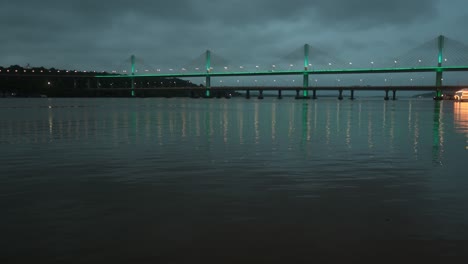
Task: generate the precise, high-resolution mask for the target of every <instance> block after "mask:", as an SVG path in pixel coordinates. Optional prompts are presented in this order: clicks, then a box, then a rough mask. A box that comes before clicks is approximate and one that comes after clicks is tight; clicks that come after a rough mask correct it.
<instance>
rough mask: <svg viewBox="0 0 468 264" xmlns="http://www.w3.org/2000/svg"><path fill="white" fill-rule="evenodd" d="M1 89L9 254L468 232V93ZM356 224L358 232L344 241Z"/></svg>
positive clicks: (281, 244) (147, 251) (271, 246)
mask: <svg viewBox="0 0 468 264" xmlns="http://www.w3.org/2000/svg"><path fill="white" fill-rule="evenodd" d="M1 103H2V104H1V106H0V114H1V115H0V116H1V117H0V147H1V149H2V152H1V153H0V158H1V160H2V167H0V175H1V176H0V179H1V180H2V184H1V186H0V195H1V199H0V205H1V208H2V209H3V212H4V213H5V214H4V215H5V217H3V218H1V219H0V225H1V226H7V227H8V228H7V229H8V230H6V231H5V232H4V233H5V236H6V237H8V238H9V239H8V240H9V241H11V242H10V243H9V244H8V245H2V246H3V247H4V248H5V247H7V248H9V250H8V252H11V253H10V255H8V256H9V257H10V258H14V257H15V256H17V255H24V256H31V258H33V257H39V256H58V258H61V259H60V260H63V261H65V262H68V263H70V262H74V261H73V258H74V257H77V256H87V257H88V258H89V259H95V258H97V257H102V258H107V259H109V258H110V259H111V260H112V259H115V254H114V255H112V253H113V252H120V251H122V250H123V251H125V252H128V255H125V256H124V257H123V259H124V260H135V258H134V256H135V255H139V256H143V257H147V258H149V259H152V260H154V259H156V260H158V258H156V257H154V256H155V255H154V254H156V255H158V256H160V257H161V259H163V260H171V258H175V260H179V261H182V260H180V259H177V257H175V256H174V254H172V253H171V252H174V251H178V250H183V251H184V252H186V253H187V255H188V256H192V257H193V256H194V254H195V257H196V255H197V254H201V255H200V256H202V255H203V256H205V255H204V253H203V252H205V251H204V250H206V249H207V248H214V249H218V250H219V251H220V252H224V253H225V254H226V255H229V254H233V253H232V252H231V251H229V250H227V251H226V249H221V248H219V247H220V244H224V245H226V246H227V248H232V250H233V252H234V251H235V252H237V253H236V254H240V255H242V254H244V253H245V250H247V248H252V247H254V248H255V247H258V246H259V245H264V248H263V249H265V250H267V249H268V251H269V252H271V251H273V252H275V251H279V250H283V251H287V252H290V253H291V252H295V250H297V248H301V247H306V248H308V245H317V243H319V242H320V243H322V242H323V241H325V242H324V247H325V248H326V249H331V248H335V246H336V244H341V243H345V244H346V247H343V249H342V250H343V251H346V250H348V249H349V250H350V252H351V251H352V252H361V253H362V252H364V249H365V247H370V246H372V245H373V244H374V243H375V242H376V241H395V240H398V241H399V240H407V239H424V240H428V241H431V240H434V239H448V240H450V239H465V238H466V237H467V236H468V231H467V230H468V226H467V223H468V215H467V213H466V210H464V208H465V205H466V202H468V197H467V195H466V191H465V190H466V188H467V187H468V180H467V179H466V177H464V175H465V174H466V173H465V172H464V170H463V166H462V164H464V162H466V160H467V157H468V153H467V151H466V146H467V145H468V144H467V138H468V125H467V124H468V112H467V109H468V103H466V104H463V103H454V102H450V101H443V102H432V101H420V100H399V101H395V102H393V101H387V102H385V101H382V100H356V101H337V100H330V99H320V100H316V101H312V100H310V101H295V100H292V99H283V100H276V99H266V100H263V101H258V100H245V99H236V98H233V99H231V100H224V99H220V100H216V99H215V100H194V99H135V98H132V99H28V100H27V99H12V100H10V99H5V100H2V102H1ZM121 230H128V232H122V231H121ZM51 234H54V235H51ZM96 234H100V236H99V237H97V236H96ZM273 234H274V235H273ZM355 239H357V240H360V241H361V243H357V244H359V245H361V246H357V244H356V245H354V244H355V243H350V244H348V243H346V242H343V241H347V240H355ZM39 241H42V242H41V243H39ZM64 241H68V242H69V243H64ZM73 241H75V242H73ZM76 241H80V242H79V243H78V242H76ZM215 241H217V242H215ZM242 241H243V242H242ZM245 241H250V242H245ZM286 241H288V242H287V243H286ZM365 241H369V242H368V243H366V242H365ZM129 242H131V243H129ZM77 243H78V244H77ZM327 243H328V244H327ZM84 244H86V245H87V246H83V245H84ZM383 244H384V245H383V246H384V247H385V246H396V245H394V244H392V243H390V242H388V243H387V244H386V243H383ZM41 245H42V246H41ZM353 245H354V246H353ZM402 245H405V244H404V243H403V244H402ZM437 246H441V245H440V244H437ZM442 246H444V245H442ZM328 247H329V248H328ZM360 247H363V248H360ZM190 248H192V249H193V250H194V251H192V250H190ZM361 249H362V250H363V251H360V250H361ZM374 249H375V248H374ZM24 251H28V252H27V253H28V254H20V253H25V252H24ZM195 251H197V252H199V253H197V254H196V253H194V252H195ZM96 252H100V253H96ZM200 252H201V253H200ZM262 252H263V251H262V250H259V251H257V253H256V254H257V255H255V253H252V254H254V259H256V258H260V259H261V257H263V254H262ZM434 252H436V251H434ZM437 252H438V251H437ZM122 254H125V253H122ZM245 254H246V253H245ZM291 254H292V253H291ZM356 254H357V255H359V254H358V253H356ZM112 256H114V258H113V257H112ZM298 256H302V257H306V256H307V254H305V253H299V255H298ZM120 257H122V256H120ZM250 257H251V256H250ZM85 260H86V258H85V259H81V260H80V261H78V260H76V262H77V263H80V262H86V261H85ZM174 262H177V261H174ZM182 262H183V261H182Z"/></svg>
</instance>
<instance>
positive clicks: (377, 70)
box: [95, 66, 468, 78]
mask: <svg viewBox="0 0 468 264" xmlns="http://www.w3.org/2000/svg"><path fill="white" fill-rule="evenodd" d="M457 71H468V66H443V67H437V66H436V67H399V68H396V67H395V68H363V69H328V70H307V71H305V70H291V71H275V70H271V71H247V72H191V73H189V72H187V73H157V74H133V75H129V74H106V75H96V76H95V77H97V78H143V77H165V78H189V77H207V76H210V77H229V76H266V75H304V74H307V75H317V74H318V75H323V74H367V73H410V72H457Z"/></svg>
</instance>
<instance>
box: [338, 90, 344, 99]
mask: <svg viewBox="0 0 468 264" xmlns="http://www.w3.org/2000/svg"><path fill="white" fill-rule="evenodd" d="M338 100H343V89H340V90H339V95H338Z"/></svg>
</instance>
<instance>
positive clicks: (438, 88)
mask: <svg viewBox="0 0 468 264" xmlns="http://www.w3.org/2000/svg"><path fill="white" fill-rule="evenodd" d="M437 42H438V50H439V54H438V59H437V62H438V63H437V67H438V69H437V70H436V95H435V97H434V100H442V84H443V80H444V79H443V73H444V72H443V70H442V62H443V59H444V44H445V37H444V36H443V35H440V36H439V38H438V41H437Z"/></svg>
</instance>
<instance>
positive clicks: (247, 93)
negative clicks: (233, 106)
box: [245, 90, 250, 99]
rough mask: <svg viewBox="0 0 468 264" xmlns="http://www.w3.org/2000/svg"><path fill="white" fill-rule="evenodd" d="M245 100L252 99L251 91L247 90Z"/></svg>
mask: <svg viewBox="0 0 468 264" xmlns="http://www.w3.org/2000/svg"><path fill="white" fill-rule="evenodd" d="M245 99H250V90H245Z"/></svg>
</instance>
